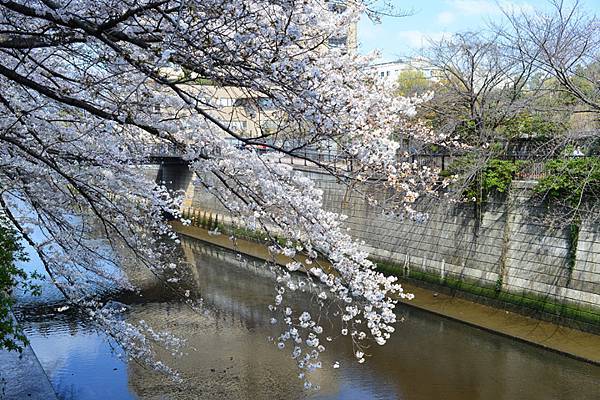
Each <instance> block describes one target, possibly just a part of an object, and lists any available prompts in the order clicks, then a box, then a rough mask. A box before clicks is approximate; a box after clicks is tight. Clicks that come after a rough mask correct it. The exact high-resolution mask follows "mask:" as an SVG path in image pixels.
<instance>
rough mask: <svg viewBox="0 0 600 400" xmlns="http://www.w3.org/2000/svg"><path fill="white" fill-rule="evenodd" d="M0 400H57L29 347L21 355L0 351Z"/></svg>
mask: <svg viewBox="0 0 600 400" xmlns="http://www.w3.org/2000/svg"><path fill="white" fill-rule="evenodd" d="M0 399H2V400H26V399H31V400H58V397H56V393H54V389H53V388H52V384H51V383H50V380H49V379H48V376H47V375H46V372H44V369H43V368H42V365H41V364H40V362H39V360H38V358H37V356H36V355H35V353H34V352H33V349H32V348H31V346H29V345H28V346H26V347H25V348H24V349H23V353H21V354H19V353H17V352H15V351H6V350H0Z"/></svg>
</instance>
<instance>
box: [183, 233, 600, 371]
mask: <svg viewBox="0 0 600 400" xmlns="http://www.w3.org/2000/svg"><path fill="white" fill-rule="evenodd" d="M172 225H173V228H174V229H175V231H177V232H179V233H180V234H183V235H185V236H189V237H191V238H194V239H198V240H201V241H203V242H207V243H211V244H214V245H217V246H220V247H223V248H226V249H229V250H233V251H238V252H240V253H244V254H246V255H249V256H252V257H256V258H260V259H263V260H265V259H267V260H271V261H275V262H277V263H278V264H285V263H286V262H289V259H287V258H286V257H284V256H281V255H278V256H277V257H275V260H273V257H272V256H271V255H270V254H269V252H268V250H267V248H266V246H261V245H259V244H257V243H255V242H249V241H247V240H243V239H236V242H235V244H234V243H233V242H232V241H231V240H230V239H229V237H228V236H227V235H218V236H211V235H209V234H208V232H207V231H206V230H205V229H202V228H198V227H193V226H183V225H182V224H181V223H178V222H173V223H172ZM403 286H404V288H405V290H406V291H407V292H409V293H413V294H415V298H414V300H411V301H403V303H404V304H406V305H408V306H412V307H416V308H419V309H422V310H425V311H428V312H431V313H433V314H437V315H440V316H442V317H445V318H449V319H453V320H456V321H460V322H463V323H466V324H468V325H471V326H474V327H477V328H480V329H484V330H486V331H489V332H492V333H496V334H499V335H502V336H507V337H510V338H513V339H515V340H518V341H522V342H526V343H529V344H532V345H536V346H539V347H542V348H545V349H547V350H550V351H554V352H557V353H561V354H564V355H566V356H569V357H572V358H575V359H579V360H582V361H586V362H589V363H592V364H596V365H600V336H599V335H594V334H592V333H587V332H582V331H579V330H576V329H571V328H567V327H564V326H560V325H556V324H553V323H550V322H546V321H541V320H538V319H535V318H531V317H527V316H524V315H520V314H517V313H514V312H510V311H507V310H502V309H499V308H494V307H490V306H487V305H484V304H479V303H474V302H472V301H469V300H466V299H462V298H458V297H454V296H450V295H447V294H444V293H434V292H433V291H431V290H428V289H425V288H422V287H418V286H415V285H410V284H406V283H405V284H403Z"/></svg>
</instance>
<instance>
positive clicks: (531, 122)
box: [502, 112, 567, 138]
mask: <svg viewBox="0 0 600 400" xmlns="http://www.w3.org/2000/svg"><path fill="white" fill-rule="evenodd" d="M566 128H567V127H566V126H565V125H564V124H563V123H557V122H553V121H549V120H547V119H544V118H542V116H540V115H537V114H536V115H532V114H530V113H528V112H524V113H521V114H519V115H517V116H515V117H514V118H513V119H511V120H509V121H507V122H506V124H505V125H504V127H503V129H502V130H503V134H504V136H505V137H506V138H523V137H529V138H531V137H537V138H552V137H555V136H558V135H560V134H561V133H563V132H564V131H565V130H566Z"/></svg>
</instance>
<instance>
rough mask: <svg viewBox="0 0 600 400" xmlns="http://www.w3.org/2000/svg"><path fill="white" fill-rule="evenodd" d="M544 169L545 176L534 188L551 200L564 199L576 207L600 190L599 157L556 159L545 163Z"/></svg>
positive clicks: (563, 200)
mask: <svg viewBox="0 0 600 400" xmlns="http://www.w3.org/2000/svg"><path fill="white" fill-rule="evenodd" d="M544 170H545V172H546V173H545V176H544V177H543V178H541V179H540V180H539V181H538V183H537V185H536V186H535V188H534V190H535V192H537V193H539V194H543V195H545V196H546V197H547V198H548V199H549V200H550V201H562V202H564V203H566V204H568V205H570V206H573V207H576V206H577V205H579V204H580V203H581V202H582V201H586V200H587V199H589V198H592V197H594V196H593V195H594V194H597V193H598V192H599V191H600V159H599V158H598V157H573V158H565V159H554V160H550V161H548V162H547V163H546V164H545V165H544Z"/></svg>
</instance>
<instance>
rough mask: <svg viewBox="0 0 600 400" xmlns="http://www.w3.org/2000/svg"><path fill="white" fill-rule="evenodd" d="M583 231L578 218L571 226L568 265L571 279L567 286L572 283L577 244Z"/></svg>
mask: <svg viewBox="0 0 600 400" xmlns="http://www.w3.org/2000/svg"><path fill="white" fill-rule="evenodd" d="M580 229H581V221H580V220H579V218H577V219H576V220H575V221H573V222H572V223H571V224H570V225H569V248H568V249H567V263H568V266H569V279H568V282H567V286H568V285H569V282H570V281H571V274H572V273H573V269H574V268H575V262H576V260H577V243H578V242H579V230H580Z"/></svg>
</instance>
